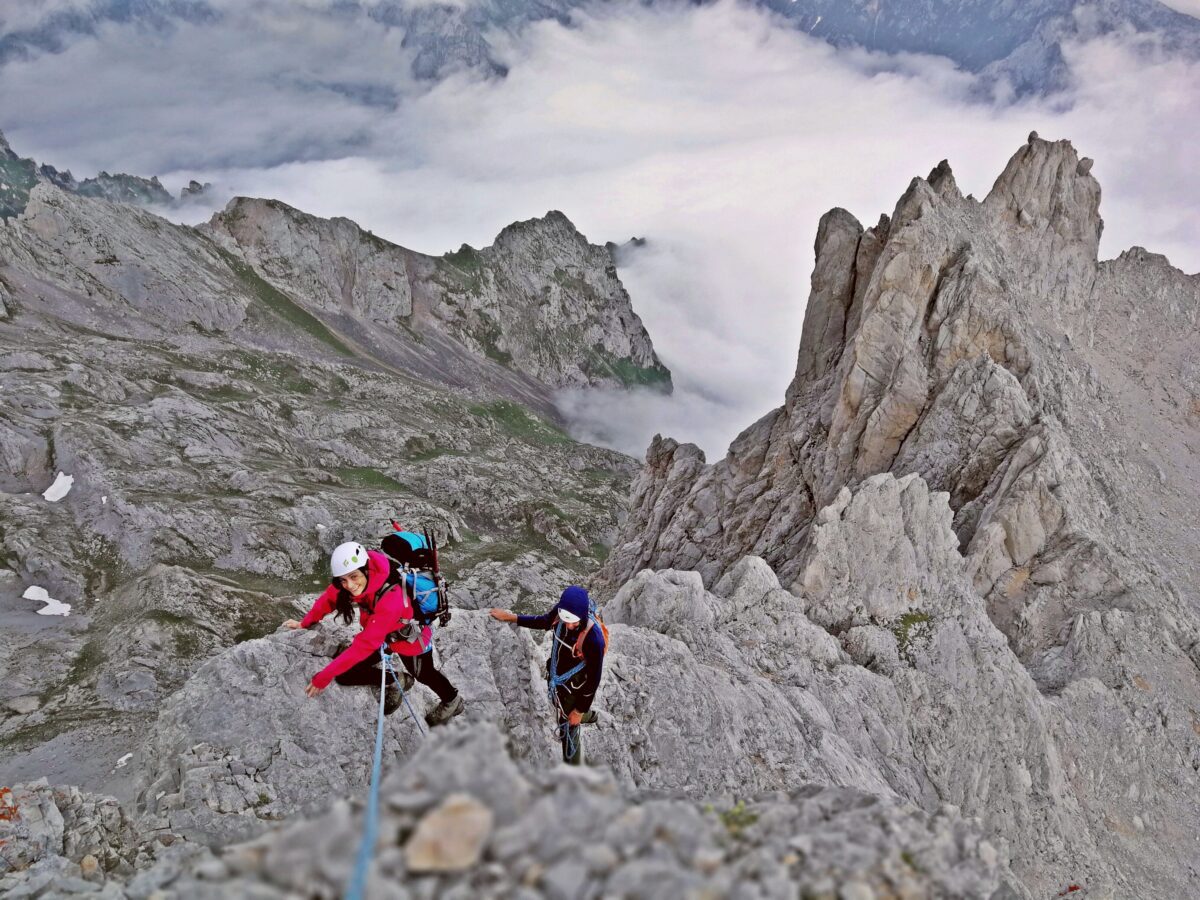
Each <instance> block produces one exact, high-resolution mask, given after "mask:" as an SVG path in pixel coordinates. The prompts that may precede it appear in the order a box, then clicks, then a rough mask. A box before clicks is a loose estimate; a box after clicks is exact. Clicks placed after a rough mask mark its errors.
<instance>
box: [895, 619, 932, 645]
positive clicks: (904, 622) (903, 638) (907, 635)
mask: <svg viewBox="0 0 1200 900" xmlns="http://www.w3.org/2000/svg"><path fill="white" fill-rule="evenodd" d="M928 621H929V616H928V615H927V614H926V613H923V612H908V613H905V614H904V615H902V616H901V617H900V618H898V619H897V620H896V621H895V622H893V623H892V634H894V635H895V636H896V645H897V647H898V649H899V651H900V655H901V656H905V655H907V653H908V648H909V646H910V645H911V644H912V640H913V638H914V637H916V635H915V634H914V633H913V629H916V631H917V633H918V634H919V633H920V632H921V630H922V629H921V626H922V625H924V624H925V623H926V622H928Z"/></svg>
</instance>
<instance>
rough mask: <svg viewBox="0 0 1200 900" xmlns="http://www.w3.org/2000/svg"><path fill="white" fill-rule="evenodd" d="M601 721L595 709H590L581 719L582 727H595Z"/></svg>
mask: <svg viewBox="0 0 1200 900" xmlns="http://www.w3.org/2000/svg"><path fill="white" fill-rule="evenodd" d="M599 721H600V714H599V713H598V712H596V711H595V710H594V709H589V710H588V711H587V712H585V713H584V714H583V715H582V716H580V718H579V724H580V725H595V724H596V723H597V722H599Z"/></svg>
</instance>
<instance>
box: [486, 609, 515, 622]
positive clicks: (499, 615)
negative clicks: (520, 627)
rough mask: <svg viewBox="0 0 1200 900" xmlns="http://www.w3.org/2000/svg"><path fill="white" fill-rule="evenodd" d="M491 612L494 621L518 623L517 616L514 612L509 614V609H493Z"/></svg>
mask: <svg viewBox="0 0 1200 900" xmlns="http://www.w3.org/2000/svg"><path fill="white" fill-rule="evenodd" d="M489 612H491V614H492V618H493V619H498V620H499V621H501V622H515V621H517V614H516V613H513V612H509V611H508V610H507V609H495V608H493V609H491V610H489Z"/></svg>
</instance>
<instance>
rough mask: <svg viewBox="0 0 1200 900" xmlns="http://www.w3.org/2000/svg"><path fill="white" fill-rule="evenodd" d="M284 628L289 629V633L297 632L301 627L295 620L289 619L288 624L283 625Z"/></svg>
mask: <svg viewBox="0 0 1200 900" xmlns="http://www.w3.org/2000/svg"><path fill="white" fill-rule="evenodd" d="M283 627H284V628H286V629H288V630H289V631H295V630H296V629H297V628H299V627H300V623H299V622H297V621H296V620H295V619H288V620H287V621H286V622H284V623H283Z"/></svg>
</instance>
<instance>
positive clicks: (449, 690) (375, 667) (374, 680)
mask: <svg viewBox="0 0 1200 900" xmlns="http://www.w3.org/2000/svg"><path fill="white" fill-rule="evenodd" d="M400 661H401V662H402V663H404V668H405V670H406V671H407V672H408V674H409V675H411V676H412V677H413V678H415V679H417V681H419V682H421V684H423V685H425V686H426V687H427V688H429V689H430V690H431V691H433V692H434V693H435V694H437V695H438V699H439V700H441V701H442V702H443V703H449V702H450V701H451V700H453V699H454V698H455V697H457V696H458V691H457V690H456V689H455V687H454V685H452V684H451V683H450V680H449V679H448V678H447V677H446V676H445V675H443V674H442V673H441V672H439V671H438V670H437V669H435V668H434V666H433V651H432V650H426V651H425V652H424V653H422V654H421V655H420V656H401V657H400ZM379 678H380V675H379V654H378V653H373V654H371V655H370V656H368V657H367V658H366V659H364V660H363V661H362V662H360V663H358V664H357V665H355V666H353V667H351V668H349V669H347V670H346V671H345V672H343V673H342V674H341V675H338V676H336V677H335V678H334V679H333V680H334V681H336V682H337V683H338V684H341V685H356V684H379Z"/></svg>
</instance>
